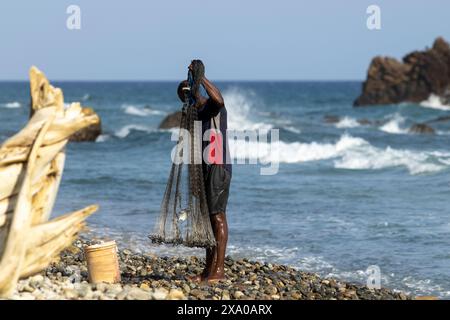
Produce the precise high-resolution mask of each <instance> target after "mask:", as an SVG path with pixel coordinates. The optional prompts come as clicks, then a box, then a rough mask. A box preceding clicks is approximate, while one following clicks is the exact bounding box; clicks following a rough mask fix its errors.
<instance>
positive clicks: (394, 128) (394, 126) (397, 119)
mask: <svg viewBox="0 0 450 320" xmlns="http://www.w3.org/2000/svg"><path fill="white" fill-rule="evenodd" d="M404 122H405V118H403V117H402V116H401V115H399V114H398V113H396V114H395V115H394V116H393V117H392V119H391V120H389V121H388V122H387V123H385V124H384V125H382V126H381V127H380V130H381V131H384V132H387V133H393V134H407V133H408V129H405V128H402V127H401V126H402V125H403V124H404Z"/></svg>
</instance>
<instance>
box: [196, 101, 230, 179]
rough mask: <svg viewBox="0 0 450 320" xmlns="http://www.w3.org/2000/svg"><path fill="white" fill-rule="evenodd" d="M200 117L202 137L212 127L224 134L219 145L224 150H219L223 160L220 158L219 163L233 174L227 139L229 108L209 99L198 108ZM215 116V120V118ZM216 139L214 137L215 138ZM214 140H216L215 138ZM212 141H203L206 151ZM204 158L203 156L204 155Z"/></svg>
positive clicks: (203, 147)
mask: <svg viewBox="0 0 450 320" xmlns="http://www.w3.org/2000/svg"><path fill="white" fill-rule="evenodd" d="M197 112H198V119H199V120H201V121H202V137H203V136H204V134H205V132H206V131H208V130H210V129H214V128H215V129H218V130H220V133H221V135H222V142H223V143H221V144H219V146H220V145H221V146H222V150H218V151H219V152H220V153H221V155H222V157H221V158H222V161H220V159H219V162H218V163H219V164H223V165H224V167H225V169H226V170H227V171H228V172H229V173H230V174H231V171H232V169H231V167H232V166H231V158H230V155H229V148H228V139H227V128H228V122H227V109H226V108H225V107H221V106H218V105H217V104H215V103H213V102H211V101H210V99H208V101H207V102H206V104H205V105H204V106H203V107H201V108H200V109H198V111H197ZM213 118H214V120H213ZM213 139H214V138H213ZM213 141H214V140H213ZM210 143H211V141H208V140H207V141H203V143H202V149H203V151H205V148H207V147H208V145H209V144H210ZM202 159H203V157H202ZM202 161H203V163H205V160H204V159H203V160H202Z"/></svg>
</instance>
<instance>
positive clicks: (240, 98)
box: [223, 89, 273, 130]
mask: <svg viewBox="0 0 450 320" xmlns="http://www.w3.org/2000/svg"><path fill="white" fill-rule="evenodd" d="M223 98H224V100H225V106H226V108H227V113H228V119H227V120H228V128H229V129H234V130H258V129H259V130H270V129H271V128H272V127H273V125H272V124H269V123H266V122H261V121H256V119H255V117H254V114H252V109H254V108H257V106H255V97H254V94H252V93H251V92H245V91H242V90H238V89H229V90H227V91H226V92H225V93H224V95H223Z"/></svg>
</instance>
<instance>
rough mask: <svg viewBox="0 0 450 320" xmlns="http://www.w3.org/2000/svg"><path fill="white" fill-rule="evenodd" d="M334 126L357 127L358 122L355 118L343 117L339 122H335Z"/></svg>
mask: <svg viewBox="0 0 450 320" xmlns="http://www.w3.org/2000/svg"><path fill="white" fill-rule="evenodd" d="M335 126H336V128H339V129H344V128H355V127H359V123H358V121H356V119H353V118H350V117H344V118H342V119H340V120H339V122H337V123H336V124H335Z"/></svg>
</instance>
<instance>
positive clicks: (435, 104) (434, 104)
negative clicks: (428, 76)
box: [420, 94, 450, 110]
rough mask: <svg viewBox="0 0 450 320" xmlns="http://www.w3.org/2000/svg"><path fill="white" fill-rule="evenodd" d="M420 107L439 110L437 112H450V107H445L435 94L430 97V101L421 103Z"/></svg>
mask: <svg viewBox="0 0 450 320" xmlns="http://www.w3.org/2000/svg"><path fill="white" fill-rule="evenodd" d="M420 105H421V106H422V107H425V108H431V109H437V110H450V106H448V105H445V104H444V103H443V102H442V99H441V98H440V97H439V96H438V95H435V94H431V95H430V96H429V97H428V99H427V100H425V101H422V102H421V103H420Z"/></svg>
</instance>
